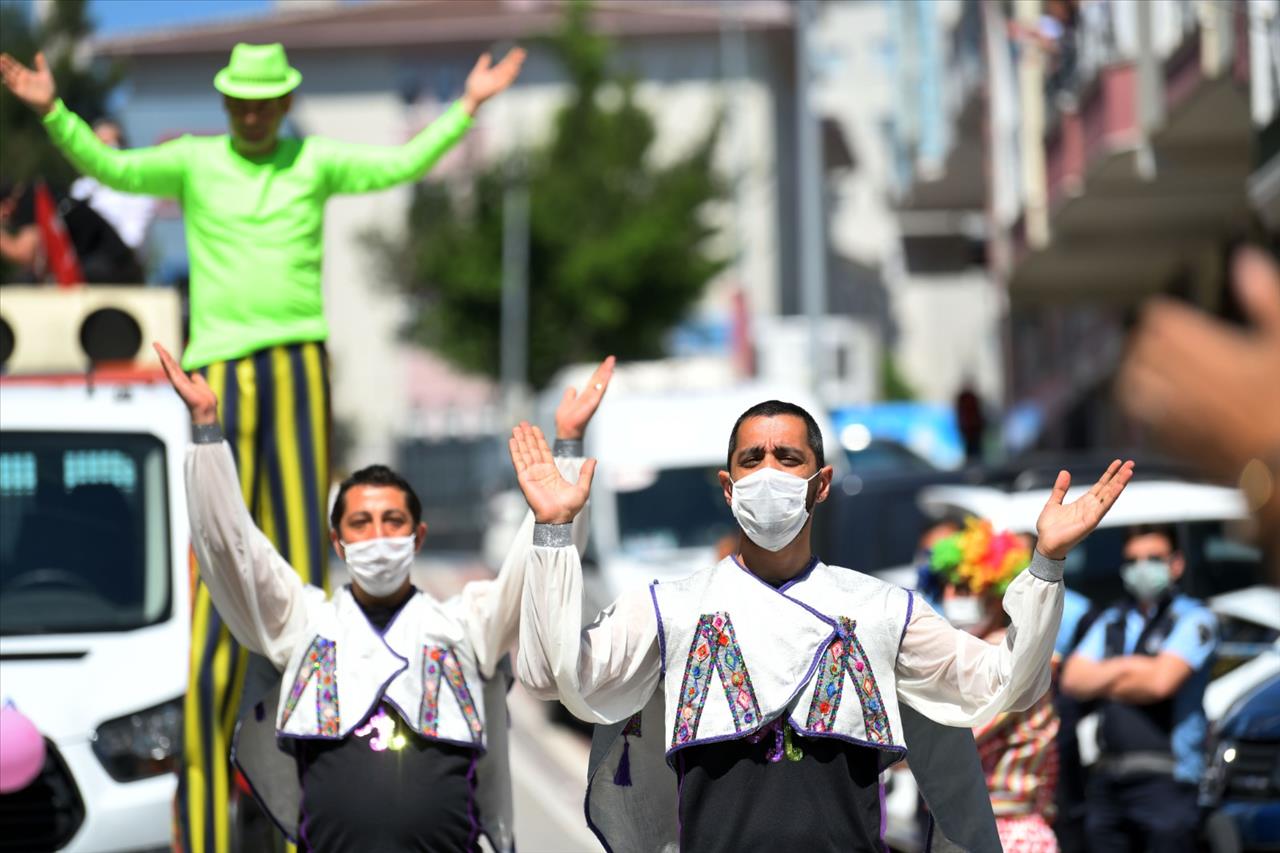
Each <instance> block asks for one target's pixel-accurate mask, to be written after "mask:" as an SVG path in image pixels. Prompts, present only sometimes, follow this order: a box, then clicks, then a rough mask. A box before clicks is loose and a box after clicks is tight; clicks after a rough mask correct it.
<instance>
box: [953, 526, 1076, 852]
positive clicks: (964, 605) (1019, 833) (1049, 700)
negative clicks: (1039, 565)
mask: <svg viewBox="0 0 1280 853" xmlns="http://www.w3.org/2000/svg"><path fill="white" fill-rule="evenodd" d="M1028 538H1029V537H1025V536H1019V535H1018V534H1015V533H1011V532H1008V531H1002V532H999V533H997V532H996V531H995V530H994V529H993V528H992V525H991V522H989V521H986V520H979V519H976V518H970V519H968V520H967V521H966V522H965V525H964V529H963V530H961V531H960V532H958V533H953V534H952V535H950V536H947V537H945V538H943V539H940V540H938V541H937V542H936V543H934V546H933V550H932V554H931V557H930V561H929V569H930V571H931V573H932V574H933V575H934V577H935V579H936V583H937V584H939V585H940V586H941V588H942V596H941V597H942V615H943V616H945V617H946V619H947V621H948V622H950V623H951V624H952V625H954V626H955V627H957V628H960V629H961V630H964V631H968V632H969V633H970V634H973V635H974V636H975V637H980V638H982V639H983V640H985V641H986V642H988V643H1001V642H1003V641H1004V639H1005V636H1006V634H1007V632H1008V624H1009V622H1008V618H1007V617H1006V616H1005V613H1004V610H1003V609H1002V608H1001V605H1000V602H1001V599H1002V597H1003V596H1004V593H1005V591H1006V590H1007V589H1008V587H1009V584H1010V583H1011V582H1012V581H1013V579H1014V578H1015V577H1017V576H1018V574H1019V573H1020V572H1021V571H1022V570H1023V569H1024V568H1026V566H1027V564H1028V563H1029V562H1030V560H1031V554H1032V551H1031V547H1030V546H1029V543H1028V541H1027V540H1028ZM1056 660H1057V658H1056V655H1055V663H1056ZM1057 735H1058V715H1057V713H1056V712H1055V710H1054V705H1053V693H1052V691H1050V692H1046V693H1045V694H1044V695H1042V696H1041V697H1040V698H1039V699H1037V700H1036V701H1035V703H1034V704H1033V705H1032V706H1031V707H1029V708H1027V709H1026V710H1022V711H1007V712H1005V713H1002V714H1000V715H998V716H997V717H996V718H995V719H993V720H991V721H990V722H988V723H985V724H984V725H980V726H978V727H977V728H975V729H974V730H973V736H974V739H975V740H976V741H977V743H978V756H979V757H980V758H981V760H982V770H983V773H984V774H985V775H986V780H987V792H988V793H989V794H990V796H991V808H992V811H993V812H994V813H995V816H996V830H997V831H998V832H999V833H1000V845H1001V847H1002V848H1003V849H1004V851H1005V853H1057V850H1058V841H1057V838H1056V836H1055V835H1054V832H1053V829H1052V828H1051V823H1052V821H1053V817H1054V792H1055V789H1056V786H1057V780H1058V749H1057Z"/></svg>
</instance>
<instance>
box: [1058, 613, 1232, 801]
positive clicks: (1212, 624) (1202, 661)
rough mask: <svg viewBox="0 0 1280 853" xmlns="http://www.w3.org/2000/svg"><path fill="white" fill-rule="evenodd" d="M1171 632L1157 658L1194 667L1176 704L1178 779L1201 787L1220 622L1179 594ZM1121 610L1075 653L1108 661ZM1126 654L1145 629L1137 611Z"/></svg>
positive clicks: (1106, 617)
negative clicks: (1171, 657) (1207, 696)
mask: <svg viewBox="0 0 1280 853" xmlns="http://www.w3.org/2000/svg"><path fill="white" fill-rule="evenodd" d="M1169 607H1170V612H1171V613H1172V615H1173V618H1174V623H1173V628H1172V630H1170V632H1169V634H1168V636H1167V637H1165V638H1164V641H1163V642H1162V643H1161V644H1160V647H1159V649H1155V650H1152V651H1154V652H1155V653H1156V654H1162V653H1166V652H1167V653H1170V654H1175V655H1177V656H1178V657H1180V658H1182V659H1183V660H1184V661H1186V662H1187V665H1188V666H1190V667H1191V670H1192V672H1191V675H1190V676H1189V677H1188V678H1187V680H1186V681H1184V682H1183V683H1182V686H1181V687H1179V688H1178V691H1177V692H1176V693H1175V694H1174V695H1173V696H1172V700H1173V736H1172V748H1173V756H1174V760H1175V762H1176V766H1175V768H1174V773H1173V775H1174V778H1175V779H1177V780H1178V781H1180V782H1190V783H1192V784H1198V783H1199V781H1200V777H1201V775H1202V774H1203V773H1204V739H1205V734H1206V732H1207V730H1208V721H1207V719H1206V718H1205V713H1204V691H1205V687H1206V686H1208V684H1209V665H1210V662H1211V661H1212V658H1213V650H1214V648H1215V647H1216V646H1217V643H1218V639H1217V636H1218V621H1217V619H1216V618H1215V617H1214V615H1213V613H1212V612H1211V611H1210V610H1209V608H1208V607H1206V606H1205V605H1204V603H1203V602H1201V601H1199V600H1197V599H1194V598H1191V597H1189V596H1186V595H1182V594H1177V595H1175V596H1174V599H1173V601H1172V602H1171V603H1170V605H1169ZM1121 612H1122V611H1121V608H1120V607H1111V608H1108V609H1107V610H1106V611H1104V612H1103V614H1102V615H1101V616H1099V617H1098V619H1097V621H1095V622H1094V623H1093V625H1092V626H1091V627H1090V628H1089V632H1088V633H1087V634H1085V636H1084V639H1082V640H1081V641H1080V645H1079V646H1077V647H1076V651H1075V653H1076V654H1078V655H1082V656H1083V657H1086V658H1088V659H1089V660H1093V661H1099V660H1102V659H1103V658H1104V657H1106V634H1107V626H1108V625H1109V624H1111V623H1112V622H1113V621H1115V620H1116V619H1118V618H1120V614H1121ZM1125 619H1126V621H1125V632H1124V652H1125V654H1135V653H1136V651H1137V644H1138V638H1139V637H1140V636H1141V634H1142V631H1143V629H1144V628H1145V627H1146V626H1147V620H1148V617H1147V616H1144V615H1143V614H1142V613H1141V612H1140V611H1139V610H1138V609H1137V608H1136V607H1130V608H1128V610H1127V611H1126V615H1125Z"/></svg>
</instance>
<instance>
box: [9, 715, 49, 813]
mask: <svg viewBox="0 0 1280 853" xmlns="http://www.w3.org/2000/svg"><path fill="white" fill-rule="evenodd" d="M42 767H44V738H43V737H41V736H40V732H39V730H37V729H36V727H35V725H34V724H33V723H32V722H31V721H30V720H28V719H27V718H26V717H25V716H23V714H22V712H21V711H19V710H18V709H17V708H15V707H13V706H12V705H9V704H6V705H5V706H4V707H3V708H0V794H8V793H11V792H13V791H18V790H21V789H23V788H25V787H27V786H28V785H30V784H31V782H32V781H33V780H34V779H35V778H36V777H37V776H39V775H40V768H42Z"/></svg>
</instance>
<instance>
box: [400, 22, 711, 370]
mask: <svg viewBox="0 0 1280 853" xmlns="http://www.w3.org/2000/svg"><path fill="white" fill-rule="evenodd" d="M589 16H590V9H589V7H588V6H587V5H586V4H581V3H578V4H571V5H570V6H569V9H568V12H567V14H566V18H565V21H564V23H563V26H562V28H561V30H560V31H559V32H558V33H557V34H556V35H555V36H554V37H552V38H551V39H550V41H549V44H550V47H551V48H552V51H553V53H554V55H555V56H556V57H557V58H558V59H559V61H560V62H561V64H562V65H563V66H564V68H565V70H566V71H567V72H568V76H569V79H570V83H571V87H572V88H571V92H570V95H569V98H568V102H567V103H566V104H565V105H564V106H563V107H562V108H561V109H560V110H559V112H558V113H557V115H556V117H555V121H554V127H553V132H552V134H551V138H550V139H549V141H548V142H547V143H546V144H545V145H543V146H542V147H539V148H537V149H535V150H533V151H531V152H530V153H529V154H528V156H527V159H526V168H525V179H526V182H527V185H528V188H529V268H528V269H529V317H528V325H529V334H528V340H529V378H530V381H531V383H532V384H533V385H534V386H535V387H541V386H542V385H544V384H545V383H546V382H547V380H548V379H550V377H551V375H552V374H553V373H554V372H555V371H556V370H557V369H559V368H560V367H562V366H564V365H565V364H568V363H571V362H581V361H594V360H596V359H598V358H601V357H603V356H604V355H606V354H608V353H614V354H616V355H618V356H619V357H620V358H630V359H635V358H651V357H655V356H658V355H661V354H662V350H663V344H664V339H665V336H666V334H667V332H668V331H669V330H670V329H671V328H672V327H673V326H674V325H676V324H677V323H678V322H679V321H680V320H681V319H683V318H684V316H685V315H686V314H687V312H688V311H689V309H690V308H691V307H692V305H693V304H694V303H695V302H696V301H697V300H698V299H699V297H700V296H701V295H702V293H703V290H704V289H705V286H706V284H707V282H708V281H709V280H710V279H711V278H713V277H714V276H715V275H716V273H718V272H719V271H720V270H721V269H722V267H723V262H722V261H721V260H720V259H717V258H713V257H711V256H709V255H708V254H707V252H706V250H705V243H706V241H707V238H708V237H709V236H710V235H711V233H712V229H711V228H710V227H709V226H708V225H707V223H706V222H705V221H704V217H703V215H702V214H703V209H704V206H705V205H706V204H707V203H708V202H710V201H713V200H718V199H720V198H722V196H723V188H722V185H721V182H720V181H719V179H718V178H717V176H716V175H715V173H714V171H713V169H712V164H711V160H712V149H713V146H714V143H715V138H716V129H717V128H716V125H713V127H712V129H711V131H710V132H709V133H708V134H707V136H706V137H705V138H704V139H702V140H701V141H700V142H699V143H698V144H697V145H696V146H695V147H694V149H693V150H692V151H691V152H689V153H688V154H687V155H686V156H684V157H682V158H680V159H678V160H675V161H674V162H671V163H669V164H666V165H662V166H657V165H655V164H654V163H653V162H651V157H650V148H651V146H652V143H653V141H654V137H655V129H654V123H653V120H652V118H651V117H650V116H649V115H648V113H646V112H645V110H644V109H642V108H641V107H640V106H639V105H638V104H636V102H635V99H634V96H633V87H632V85H631V83H630V82H629V81H626V80H622V79H619V78H618V77H616V76H614V75H613V74H612V73H611V71H610V67H609V64H610V58H611V54H612V48H611V45H610V43H609V42H608V41H607V40H606V39H605V38H603V37H601V36H599V35H597V34H594V33H592V32H591V30H590V20H589ZM506 97H519V95H518V94H514V95H513V94H512V93H508V94H507V95H506ZM505 181H506V178H505V175H504V164H502V163H495V164H493V165H492V166H490V167H488V168H487V169H485V170H483V171H481V172H480V173H479V174H478V175H477V176H476V177H475V179H474V182H473V184H472V186H471V187H469V191H468V192H465V193H451V192H450V191H449V190H448V189H447V188H446V187H444V186H442V185H440V184H434V183H428V184H423V185H421V186H419V187H418V188H417V189H416V191H415V197H414V200H413V204H412V206H411V209H410V212H409V228H408V235H409V236H408V237H407V239H406V240H405V241H404V242H403V243H390V242H388V241H386V240H385V239H379V238H375V240H376V242H377V243H378V244H379V246H380V248H381V250H382V251H383V253H384V258H385V260H386V261H387V262H388V264H387V265H388V268H389V270H390V271H391V273H392V276H393V277H394V278H395V279H396V280H397V282H398V283H399V285H400V286H401V287H402V288H403V289H404V291H405V292H406V293H407V294H408V295H409V296H410V297H411V298H412V299H413V300H414V302H415V304H416V305H417V306H418V307H419V309H420V310H418V311H417V312H415V317H414V319H413V320H412V321H411V323H410V324H409V327H408V328H407V329H406V334H407V337H409V338H410V339H412V340H414V341H417V342H419V343H422V344H423V345H425V346H427V347H430V348H431V349H434V350H436V351H437V352H440V353H442V354H443V355H444V356H445V357H447V358H448V359H450V360H451V361H453V362H454V363H456V364H457V365H459V366H460V367H462V368H464V369H467V370H472V371H478V372H481V373H485V374H488V375H496V374H497V372H498V367H499V345H500V340H499V337H500V333H501V332H500V320H501V302H502V296H501V292H502V231H503V222H502V215H503V193H504V188H505Z"/></svg>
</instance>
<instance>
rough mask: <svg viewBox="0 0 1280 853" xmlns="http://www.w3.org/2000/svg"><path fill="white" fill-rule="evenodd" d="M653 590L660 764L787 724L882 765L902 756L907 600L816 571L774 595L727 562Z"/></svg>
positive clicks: (864, 581)
mask: <svg viewBox="0 0 1280 853" xmlns="http://www.w3.org/2000/svg"><path fill="white" fill-rule="evenodd" d="M651 590H652V593H653V600H654V606H655V609H656V611H657V618H658V625H659V637H660V642H661V644H662V645H661V655H662V659H663V684H664V688H663V689H664V693H665V700H666V701H665V705H666V736H667V746H666V753H667V758H668V761H670V760H671V757H672V755H673V754H674V753H675V752H676V751H677V750H679V749H683V748H685V747H688V746H693V745H695V744H702V743H711V742H714V741H722V740H729V739H734V738H741V737H746V736H748V735H751V734H752V733H754V732H755V731H757V730H758V729H760V728H761V727H762V726H764V725H766V724H768V723H770V722H771V721H773V720H774V719H776V718H778V717H783V716H785V718H786V720H787V721H788V722H789V723H790V725H791V726H792V728H794V729H795V730H796V731H797V732H799V733H801V734H804V735H806V736H811V737H834V738H839V739H841V740H846V741H850V742H853V743H856V744H860V745H863V746H869V747H873V748H875V749H878V750H880V751H881V766H882V767H884V766H887V765H888V764H890V763H892V762H893V761H894V760H896V759H897V758H899V757H901V755H902V754H903V752H904V751H905V746H904V743H903V740H902V723H901V717H900V715H899V711H898V700H897V690H896V686H895V680H894V666H895V663H896V660H897V656H898V646H899V644H900V643H901V640H902V635H903V631H904V629H905V627H906V624H907V621H908V620H909V619H910V615H911V595H910V593H908V592H907V591H906V590H903V589H901V588H899V587H896V586H893V585H891V584H887V583H885V582H883V581H880V580H877V579H875V578H873V577H870V576H868V575H864V574H861V573H859V572H854V571H850V570H848V569H841V568H833V567H830V566H827V565H824V564H823V563H821V562H815V564H814V565H813V566H812V567H811V568H810V569H809V570H808V571H807V572H806V573H805V574H803V575H801V576H800V577H799V578H797V579H796V580H793V581H791V582H789V583H787V584H785V585H783V586H782V587H779V588H776V589H775V588H774V587H772V586H769V585H768V584H766V583H764V582H763V581H761V580H760V579H759V578H757V577H756V576H755V575H753V574H751V573H750V572H748V571H747V570H746V569H744V568H742V567H741V566H739V565H738V564H737V563H736V562H735V561H734V560H733V558H732V557H729V558H726V559H725V560H723V561H722V562H720V563H719V564H718V565H716V566H713V567H711V568H709V569H705V570H703V571H700V572H698V573H696V574H694V575H691V576H690V577H688V578H685V579H683V580H680V581H677V582H675V583H661V584H659V583H654V584H653V585H652V587H651Z"/></svg>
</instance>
